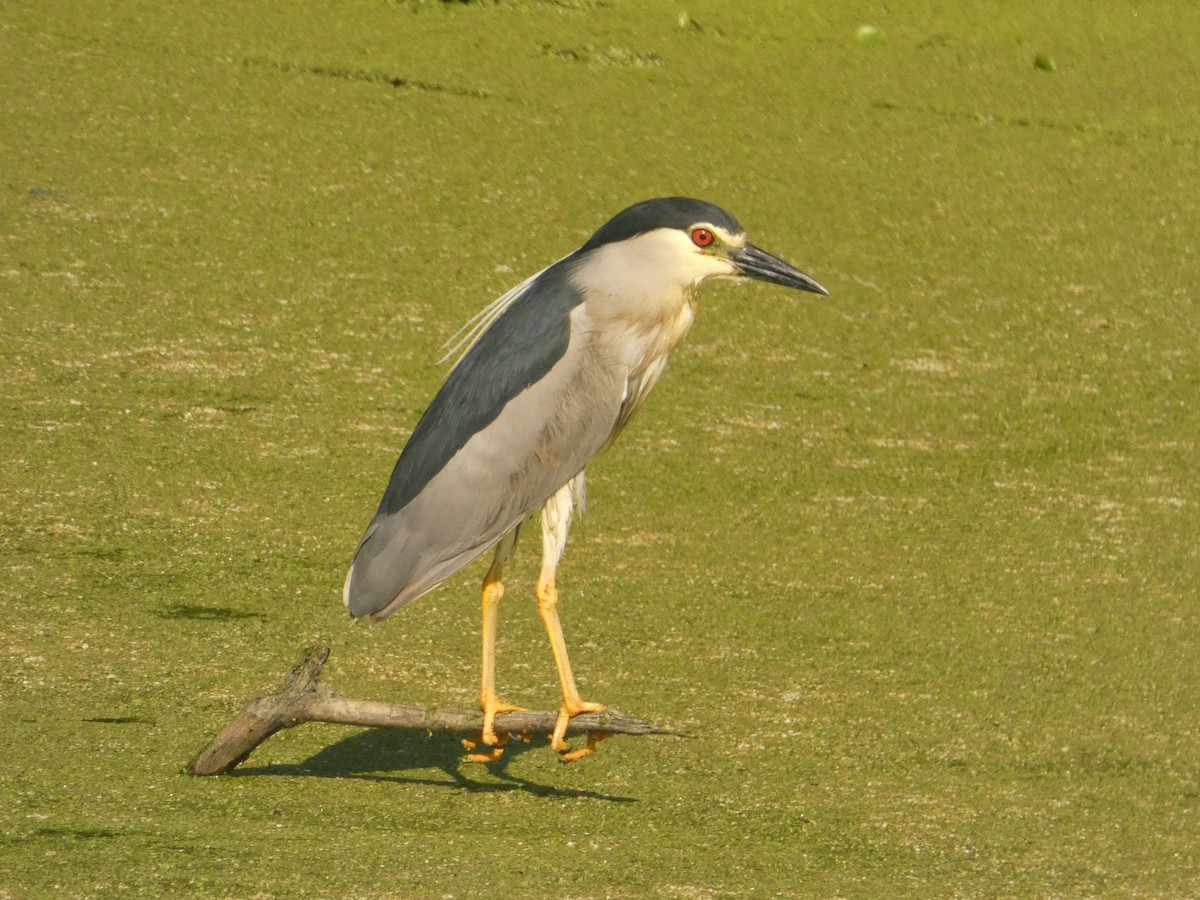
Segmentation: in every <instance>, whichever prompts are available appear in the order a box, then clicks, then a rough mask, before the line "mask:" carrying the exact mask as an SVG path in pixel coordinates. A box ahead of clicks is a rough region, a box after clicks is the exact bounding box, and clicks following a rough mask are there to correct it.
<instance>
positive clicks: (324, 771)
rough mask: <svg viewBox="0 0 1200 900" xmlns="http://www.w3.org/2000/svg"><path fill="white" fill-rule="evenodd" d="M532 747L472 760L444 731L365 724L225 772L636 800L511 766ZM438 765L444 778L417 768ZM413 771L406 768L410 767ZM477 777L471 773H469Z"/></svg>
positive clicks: (511, 746) (518, 745) (516, 744)
mask: <svg viewBox="0 0 1200 900" xmlns="http://www.w3.org/2000/svg"><path fill="white" fill-rule="evenodd" d="M530 751H535V752H540V753H549V752H550V750H549V749H548V748H547V747H545V746H544V745H543V746H538V745H537V744H526V743H524V742H523V741H519V740H517V739H516V738H513V739H512V740H510V741H509V742H508V744H507V745H506V746H505V748H504V755H503V756H501V757H500V759H498V760H497V761H496V762H491V763H471V762H467V761H466V759H465V758H464V753H463V749H462V745H461V744H460V743H459V742H458V740H457V739H453V740H451V739H448V738H447V736H446V735H444V734H427V733H425V732H418V731H406V730H401V729H395V728H369V729H367V730H365V731H361V732H358V733H357V734H353V735H351V736H350V737H346V738H343V739H342V740H340V741H338V742H337V743H334V744H330V745H329V746H328V747H326V748H325V749H323V750H320V751H318V752H317V753H315V754H313V755H312V756H310V757H309V758H308V759H306V760H304V761H303V762H299V763H268V764H267V765H263V766H253V765H243V766H240V767H238V768H236V769H234V770H233V771H232V772H230V773H229V774H230V775H231V776H234V777H239V778H254V777H261V776H264V775H292V776H307V777H310V778H356V779H361V780H364V781H385V782H396V783H400V784H420V785H430V786H433V787H444V788H450V789H452V790H459V791H466V792H468V793H472V794H485V793H494V792H497V791H523V792H525V793H527V794H531V795H533V796H535V797H553V798H572V799H573V798H587V799H591V800H605V801H608V802H611V803H635V802H637V798H636V797H621V796H616V795H613V794H605V793H602V792H600V791H592V790H579V789H576V788H564V787H558V786H554V785H548V784H539V783H537V782H535V781H530V780H529V779H528V778H523V777H521V776H520V775H515V774H513V773H512V772H511V771H510V770H509V765H510V763H512V761H513V760H514V759H516V758H518V757H520V756H522V755H523V754H525V753H528V752H530ZM429 769H440V770H441V771H442V772H444V773H445V776H446V777H445V778H437V777H429V776H428V775H421V774H416V773H417V772H423V771H428V770H429ZM410 772H411V773H412V774H408V773H410ZM476 774H477V775H478V776H481V777H472V775H476Z"/></svg>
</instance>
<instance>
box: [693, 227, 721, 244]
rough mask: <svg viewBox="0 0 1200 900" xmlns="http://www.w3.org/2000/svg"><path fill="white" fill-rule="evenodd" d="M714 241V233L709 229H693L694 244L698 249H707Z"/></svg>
mask: <svg viewBox="0 0 1200 900" xmlns="http://www.w3.org/2000/svg"><path fill="white" fill-rule="evenodd" d="M714 240H716V238H714V237H713V233H712V232H711V231H709V230H708V229H707V228H694V229H692V243H693V244H695V245H696V246H697V247H707V246H708V245H709V244H711V243H712V242H713V241H714Z"/></svg>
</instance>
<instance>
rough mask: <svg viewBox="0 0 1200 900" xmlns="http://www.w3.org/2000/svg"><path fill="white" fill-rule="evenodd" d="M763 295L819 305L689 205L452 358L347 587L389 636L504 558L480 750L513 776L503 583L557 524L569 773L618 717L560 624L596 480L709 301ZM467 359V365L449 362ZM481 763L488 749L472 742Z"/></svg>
mask: <svg viewBox="0 0 1200 900" xmlns="http://www.w3.org/2000/svg"><path fill="white" fill-rule="evenodd" d="M710 278H735V279H746V278H757V279H759V280H761V281H769V282H772V283H774V284H781V285H784V286H785V287H791V288H798V289H800V290H802V291H811V292H813V293H816V294H825V293H827V291H826V290H825V289H824V288H823V287H821V285H819V284H817V282H815V281H814V280H813V279H811V278H809V277H808V276H807V275H805V274H804V273H803V272H800V271H799V270H797V269H795V268H793V267H792V266H790V265H788V264H787V263H785V262H783V261H782V260H780V259H777V258H776V257H774V256H772V255H771V254H769V253H766V252H764V251H762V250H760V249H758V248H757V247H755V246H753V245H752V244H750V243H748V242H747V240H746V234H745V231H744V230H743V229H742V226H741V225H739V224H738V222H737V219H735V218H734V217H733V216H731V215H730V214H729V213H727V212H725V211H724V210H722V209H720V208H718V207H716V206H713V205H712V204H711V203H704V202H702V201H700V200H690V199H687V198H684V197H667V198H663V199H659V200H646V201H645V202H642V203H638V204H635V205H634V206H631V207H629V208H628V209H626V210H624V211H623V212H621V213H618V214H617V215H616V216H614V217H613V219H612V220H611V221H609V222H608V224H606V225H605V226H604V227H603V228H601V229H600V230H599V231H597V232H596V233H595V234H594V235H592V237H591V239H590V240H589V241H588V242H587V243H585V244H584V245H583V246H582V247H580V248H579V249H578V250H576V251H574V252H573V253H570V254H568V255H567V256H565V257H563V258H562V259H560V260H559V261H558V262H556V263H554V264H553V265H551V266H550V267H549V268H546V269H543V270H542V271H541V272H539V273H538V274H536V275H534V276H533V277H532V278H530V279H529V280H528V281H524V282H522V283H521V284H519V285H517V286H516V287H515V288H513V289H512V290H511V291H509V292H508V293H507V294H504V295H503V296H502V297H500V298H499V299H497V300H496V301H494V302H493V303H492V304H491V305H489V306H488V307H487V308H486V309H484V310H483V311H482V312H480V313H479V315H477V316H476V317H475V318H474V319H473V320H472V321H471V322H470V323H469V324H468V326H467V327H466V328H465V329H464V332H463V335H464V336H463V337H462V339H461V340H460V341H459V343H458V344H457V345H456V346H455V347H453V348H452V349H451V351H450V352H451V353H453V352H455V351H457V350H458V349H459V348H460V347H462V346H465V347H466V351H465V352H464V353H463V354H462V356H461V357H460V358H459V360H458V362H457V364H455V366H454V368H453V369H452V370H451V372H450V374H449V376H448V377H447V378H446V382H445V384H443V385H442V388H441V390H439V391H438V393H437V396H435V397H434V398H433V402H432V403H431V404H430V405H429V408H428V409H427V410H426V411H425V414H424V415H423V416H422V417H421V420H420V421H419V422H418V423H417V427H416V428H415V429H414V430H413V433H412V437H410V438H409V441H408V444H407V445H406V446H405V447H404V450H403V452H402V453H401V454H400V459H399V460H398V461H397V462H396V466H395V468H394V469H393V470H392V477H391V480H390V481H389V482H388V486H387V490H386V491H384V494H383V499H382V500H381V501H380V503H379V509H378V511H377V512H376V513H375V517H374V518H373V519H372V520H371V523H370V524H369V525H368V526H367V530H366V533H365V534H364V535H363V538H362V542H361V543H360V544H359V545H358V551H357V552H356V553H355V555H354V562H353V563H352V564H351V566H350V572H349V574H347V576H346V585H345V589H344V598H345V602H346V605H347V606H348V607H349V608H350V613H351V615H353V616H370V617H371V618H372V619H382V618H384V617H386V616H389V615H391V614H392V613H394V612H395V611H396V610H398V609H399V608H400V607H402V606H404V605H405V604H406V603H408V602H409V601H411V600H415V599H416V598H417V597H420V596H421V595H422V594H424V593H425V592H426V591H429V590H432V589H433V588H434V587H436V586H437V585H438V584H440V583H441V582H442V581H444V580H445V579H447V578H449V577H450V576H451V575H453V574H454V573H455V572H457V571H458V570H459V569H461V568H462V567H463V566H465V565H466V564H467V563H469V562H471V561H472V560H473V559H475V558H476V557H477V556H479V555H480V554H482V553H483V552H484V551H486V550H488V549H491V548H494V551H495V553H494V556H493V558H492V564H491V567H490V568H489V569H488V571H487V575H486V576H485V577H484V579H483V678H482V684H481V686H480V691H479V705H480V708H481V709H482V710H483V716H484V719H483V730H482V732H481V733H480V735H479V737H478V739H477V740H478V741H480V742H482V743H483V744H485V745H487V746H488V747H490V748H491V750H490V752H488V753H483V754H478V755H474V756H472V757H471V758H472V759H476V760H491V759H496V758H498V756H499V753H500V749H499V748H500V746H502V745H503V739H504V737H505V736H504V735H501V736H500V737H499V738H498V737H497V735H496V733H495V718H496V715H497V713H502V712H510V711H514V710H517V709H520V707H516V706H513V705H511V704H509V703H505V702H503V701H501V700H500V698H499V697H498V695H497V694H496V681H495V644H496V620H497V613H498V608H499V604H500V598H501V596H502V595H503V593H504V584H503V581H502V572H503V568H504V564H505V562H506V561H507V560H508V558H509V556H510V555H511V554H512V551H513V546H514V545H515V544H516V540H517V531H518V529H519V528H520V527H521V523H522V522H524V521H525V519H526V518H527V517H528V516H529V515H530V514H531V513H533V512H534V511H535V510H537V509H538V508H539V507H540V508H541V511H542V553H543V556H542V571H541V576H540V578H539V579H538V585H537V602H538V610H539V612H540V613H541V616H542V620H543V621H544V622H545V625H546V631H547V632H548V633H549V636H550V646H551V648H552V650H553V652H554V662H555V664H556V665H557V667H558V678H559V682H560V683H561V685H562V705H561V706H560V707H559V713H558V719H557V722H556V724H555V728H554V734H553V735H552V736H551V746H552V747H553V748H554V749H555V750H557V751H558V752H560V753H563V754H565V758H566V759H577V758H579V757H580V756H584V755H586V754H588V753H590V752H591V749H592V747H593V746H594V740H589V742H588V746H587V747H585V748H582V749H579V750H576V751H574V752H569V750H568V747H567V744H566V742H565V740H564V736H565V734H566V730H567V724H568V722H569V720H570V718H571V717H572V716H575V715H578V714H580V713H583V712H595V711H597V710H599V709H601V708H602V707H601V706H600V704H598V703H588V702H585V701H584V700H582V699H581V698H580V696H579V691H578V689H577V688H576V687H575V678H574V676H573V675H572V674H571V662H570V660H569V659H568V657H567V647H566V643H565V642H564V641H563V633H562V627H561V626H560V624H559V620H558V611H557V608H558V593H557V591H556V589H555V586H554V580H555V570H556V569H557V567H558V561H559V559H560V558H561V556H562V553H563V549H564V548H565V547H566V543H567V531H568V529H569V527H570V524H571V514H572V511H573V509H574V506H575V505H576V503H579V504H582V502H583V497H584V466H586V465H587V464H588V462H589V461H590V460H591V458H592V457H593V456H595V455H596V454H597V453H598V452H599V451H600V449H601V448H602V447H603V446H604V445H605V444H607V443H608V442H609V441H611V440H612V439H613V438H614V437H615V436H616V435H617V434H618V433H620V431H621V429H622V428H624V427H625V425H626V423H627V422H628V421H629V418H630V416H632V415H633V414H634V412H635V411H636V410H637V408H638V407H639V406H640V405H641V404H642V401H643V400H645V399H646V395H647V394H648V393H649V392H650V389H651V388H652V387H653V386H654V383H655V382H656V381H657V380H658V376H659V375H661V374H662V371H663V367H664V366H665V365H666V363H667V356H668V355H669V354H670V352H671V350H672V349H674V347H675V345H676V344H678V343H679V341H680V340H681V339H682V338H683V336H684V335H685V334H687V331H688V328H689V327H690V326H691V324H692V320H693V318H694V317H695V314H696V303H697V299H698V292H699V288H700V285H701V284H703V283H704V282H705V281H707V280H708V279H710ZM448 355H449V354H448ZM464 743H466V744H467V745H468V749H470V748H471V747H472V746H473V743H472V742H464Z"/></svg>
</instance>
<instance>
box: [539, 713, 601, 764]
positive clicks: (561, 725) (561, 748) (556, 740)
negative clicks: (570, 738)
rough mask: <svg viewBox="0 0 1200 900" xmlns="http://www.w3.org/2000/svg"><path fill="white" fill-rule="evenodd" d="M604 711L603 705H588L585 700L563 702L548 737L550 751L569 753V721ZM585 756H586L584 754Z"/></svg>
mask: <svg viewBox="0 0 1200 900" xmlns="http://www.w3.org/2000/svg"><path fill="white" fill-rule="evenodd" d="M602 709H604V704H603V703H588V702H587V701H585V700H564V701H563V703H562V706H560V707H559V708H558V719H557V720H555V723H554V733H553V734H552V735H550V749H552V750H554V751H555V752H556V753H564V754H566V753H569V752H570V751H571V748H570V747H569V746H568V745H567V741H566V737H567V726H568V725H569V724H570V723H571V719H573V718H574V717H575V716H578V715H582V714H583V713H593V712H600V710H602ZM584 755H585V756H586V755H587V754H584Z"/></svg>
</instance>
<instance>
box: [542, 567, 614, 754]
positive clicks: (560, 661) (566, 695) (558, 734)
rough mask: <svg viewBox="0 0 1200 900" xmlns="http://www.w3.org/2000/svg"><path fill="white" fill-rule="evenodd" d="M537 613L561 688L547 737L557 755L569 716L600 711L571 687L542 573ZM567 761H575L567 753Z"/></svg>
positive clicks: (549, 585)
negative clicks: (555, 716) (553, 720)
mask: <svg viewBox="0 0 1200 900" xmlns="http://www.w3.org/2000/svg"><path fill="white" fill-rule="evenodd" d="M537 598H538V612H539V613H541V615H542V621H543V622H544V623H545V624H546V634H548V635H549V636H550V649H551V650H552V651H554V665H555V666H557V667H558V680H559V683H560V684H561V685H562V695H563V699H562V705H561V706H559V708H558V719H557V720H556V721H555V723H554V734H552V735H551V736H550V747H551V749H553V750H556V751H558V752H559V753H567V751H568V749H569V748H568V747H567V742H566V741H565V740H564V738H565V737H566V734H567V724H568V723H569V722H570V720H571V717H572V716H577V715H579V714H580V713H587V712H599V711H600V710H602V709H604V707H603V706H602V705H601V704H599V703H588V702H587V701H585V700H582V699H580V697H579V688H577V687H576V686H575V675H574V673H573V672H572V671H571V659H570V657H569V656H567V642H566V641H565V640H564V639H563V633H562V624H561V623H560V622H559V621H558V590H557V589H556V588H555V587H554V573H553V572H551V573H550V574H549V577H547V575H546V573H545V572H543V574H542V577H541V578H540V579H539V580H538V589H537ZM567 756H568V757H569V758H571V759H576V758H578V757H576V756H575V754H571V753H567Z"/></svg>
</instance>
